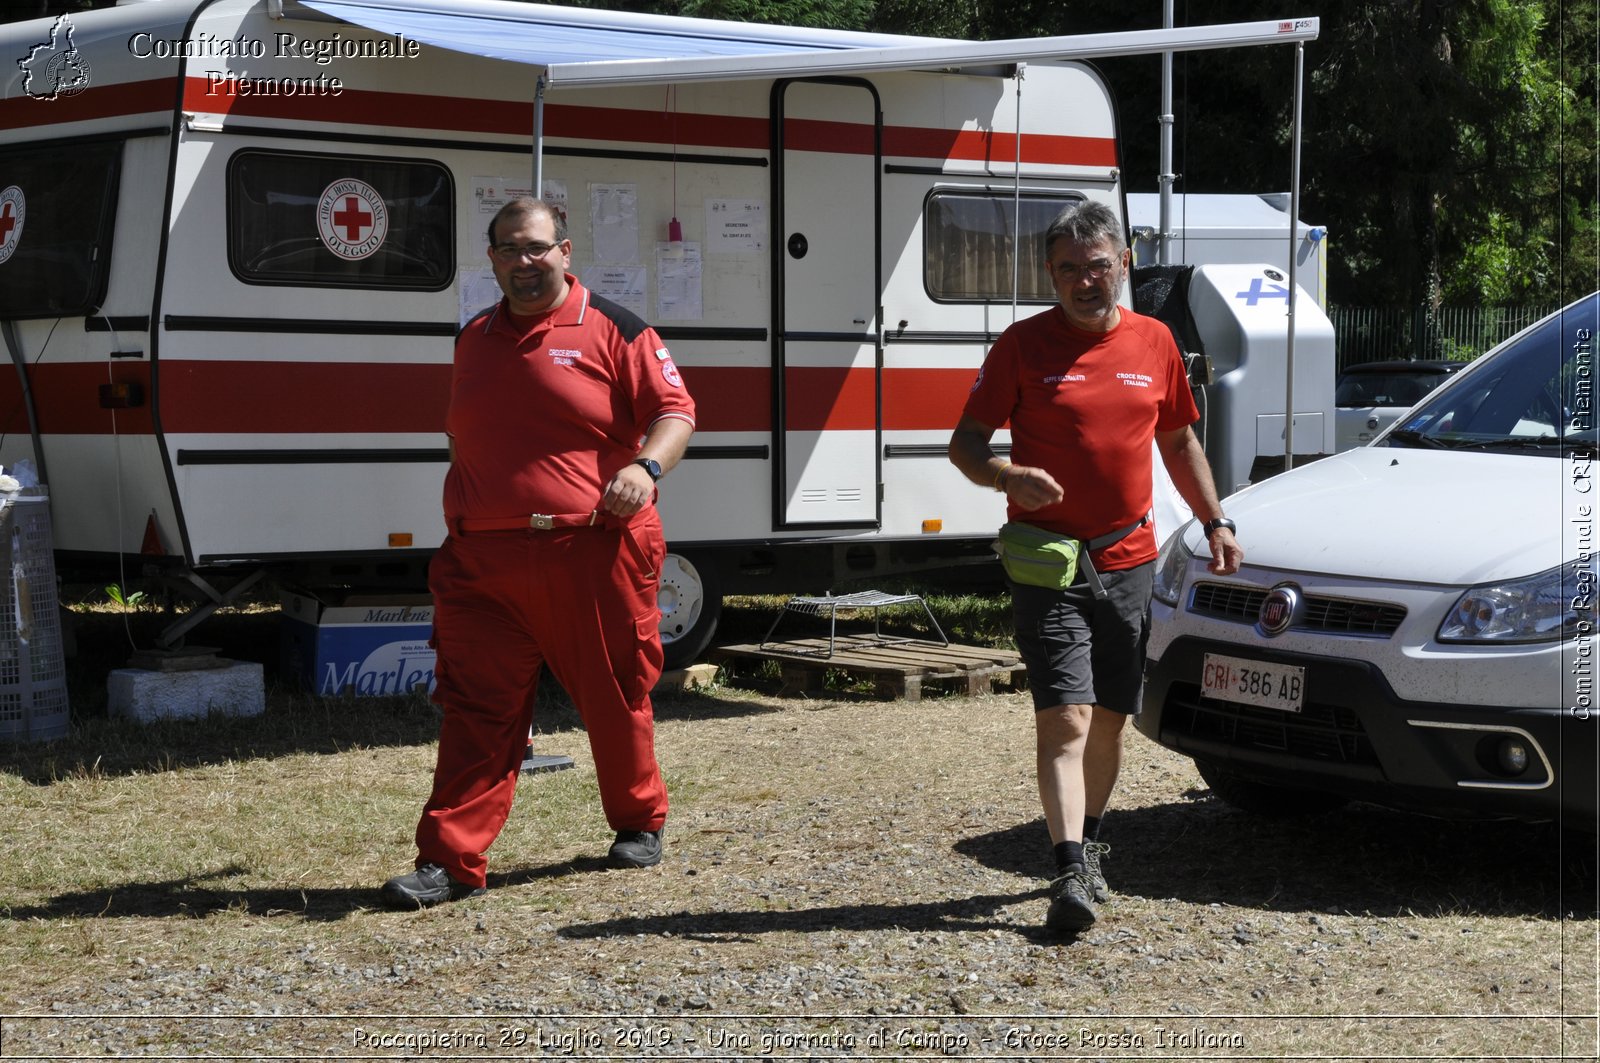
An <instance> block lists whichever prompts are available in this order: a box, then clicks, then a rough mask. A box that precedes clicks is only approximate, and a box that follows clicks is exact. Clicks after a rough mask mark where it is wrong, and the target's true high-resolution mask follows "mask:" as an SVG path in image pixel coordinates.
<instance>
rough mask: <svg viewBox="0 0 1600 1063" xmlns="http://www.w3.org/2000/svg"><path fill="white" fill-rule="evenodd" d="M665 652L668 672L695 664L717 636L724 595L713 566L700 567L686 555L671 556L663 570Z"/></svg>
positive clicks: (662, 601)
mask: <svg viewBox="0 0 1600 1063" xmlns="http://www.w3.org/2000/svg"><path fill="white" fill-rule="evenodd" d="M658 600H659V601H660V603H661V649H662V651H663V652H664V653H665V654H666V666H667V667H668V668H686V667H688V666H689V665H691V664H693V663H694V662H695V660H696V658H698V657H699V656H700V655H701V654H702V653H704V652H705V649H706V647H707V646H709V645H711V637H712V636H713V635H715V634H716V633H717V620H718V619H720V618H721V616H722V593H721V592H720V591H719V590H718V589H717V587H716V584H715V582H714V580H713V578H712V575H711V566H709V565H705V566H704V567H699V566H696V565H695V563H694V562H692V561H690V560H689V559H688V558H687V557H685V556H683V555H682V554H668V555H667V560H666V563H665V564H664V565H662V566H661V590H660V593H659V596H658Z"/></svg>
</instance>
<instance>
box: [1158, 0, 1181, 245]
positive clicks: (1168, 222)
mask: <svg viewBox="0 0 1600 1063" xmlns="http://www.w3.org/2000/svg"><path fill="white" fill-rule="evenodd" d="M1162 7H1163V10H1162V15H1161V25H1162V28H1163V29H1172V7H1173V0H1166V2H1165V3H1164V4H1163V5H1162ZM1172 121H1173V119H1172V53H1171V52H1162V53H1161V113H1160V114H1159V115H1158V116H1157V117H1156V122H1157V123H1158V124H1159V125H1160V126H1161V129H1160V140H1159V144H1160V161H1161V172H1160V173H1159V174H1157V175H1156V184H1157V185H1158V186H1159V188H1160V195H1159V196H1157V198H1156V202H1157V203H1158V204H1159V208H1160V209H1159V210H1158V212H1157V214H1156V262H1158V263H1160V264H1161V265H1163V266H1165V265H1168V264H1169V263H1171V262H1172V184H1173V182H1174V181H1176V180H1177V179H1178V175H1177V174H1175V173H1173V172H1172Z"/></svg>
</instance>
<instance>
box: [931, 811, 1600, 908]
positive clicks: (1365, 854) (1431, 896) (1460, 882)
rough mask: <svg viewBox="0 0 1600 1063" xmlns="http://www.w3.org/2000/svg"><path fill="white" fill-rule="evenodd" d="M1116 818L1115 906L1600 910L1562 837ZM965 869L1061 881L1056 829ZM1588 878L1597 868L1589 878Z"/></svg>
mask: <svg viewBox="0 0 1600 1063" xmlns="http://www.w3.org/2000/svg"><path fill="white" fill-rule="evenodd" d="M1185 797H1186V798H1187V800H1185V801H1184V802H1182V803H1171V804H1161V805H1153V806H1149V807H1146V808H1137V809H1130V810H1126V811H1115V812H1113V813H1112V815H1110V816H1108V817H1107V819H1106V826H1105V828H1104V830H1103V831H1102V832H1101V840H1102V841H1103V842H1106V843H1107V844H1108V845H1110V846H1111V850H1110V852H1109V853H1108V854H1107V855H1106V857H1105V869H1106V876H1107V878H1108V879H1109V880H1110V881H1111V883H1112V886H1113V888H1114V889H1115V890H1116V892H1118V893H1120V894H1123V895H1128V896H1140V897H1148V898H1152V899H1157V900H1160V899H1165V898H1172V899H1175V900H1179V901H1183V902H1185V903H1190V904H1211V903H1217V904H1225V905H1228V906H1230V907H1245V908H1256V909H1259V910H1261V911H1269V912H1271V911H1275V912H1308V913H1311V912H1316V913H1355V914H1368V915H1376V916H1386V915H1419V916H1430V915H1448V914H1465V913H1471V914H1475V915H1490V916H1513V917H1526V916H1532V917H1537V918H1560V917H1563V916H1577V917H1580V918H1587V917H1590V916H1592V915H1593V914H1595V913H1596V912H1597V910H1600V904H1597V900H1596V893H1595V883H1594V879H1593V872H1592V868H1593V856H1594V845H1595V840H1594V837H1593V836H1592V835H1589V836H1587V837H1585V836H1583V835H1572V834H1567V835H1564V834H1563V832H1562V831H1560V830H1559V829H1558V828H1556V827H1555V826H1553V825H1528V824H1519V823H1510V822H1492V823H1485V822H1469V821H1453V820H1440V819H1434V818H1430V817H1426V816H1420V815H1413V814H1409V813H1404V812H1395V811H1391V810H1389V809H1384V808H1378V807H1376V806H1371V805H1350V806H1347V807H1346V808H1343V809H1341V810H1338V811H1335V812H1330V813H1327V814H1324V815H1321V816H1316V817H1309V818H1304V819H1290V820H1273V819H1266V818H1263V817H1260V816H1257V815H1252V814H1250V813H1246V812H1241V811H1238V810H1235V809H1232V808H1230V807H1228V806H1227V805H1225V804H1223V803H1222V802H1221V801H1219V800H1217V799H1216V798H1214V797H1212V796H1211V793H1210V791H1209V790H1205V789H1195V790H1191V791H1189V792H1188V793H1187V794H1186V795H1185ZM955 851H956V852H957V853H959V854H961V855H962V856H966V857H968V858H970V859H972V860H975V861H977V862H978V863H980V864H983V865H984V866H986V867H991V868H994V869H996V870H1001V871H1008V872H1012V873H1014V874H1019V875H1036V876H1040V877H1043V876H1045V875H1047V874H1048V873H1049V871H1050V866H1049V852H1050V843H1049V836H1048V834H1047V832H1046V830H1045V826H1044V821H1043V820H1035V821H1033V822H1031V823H1023V824H1019V825H1018V826H1015V827H1011V828H1008V829H1006V830H1003V831H996V832H993V833H990V834H983V835H978V836H975V837H971V838H963V839H962V840H960V841H959V842H957V843H956V844H955ZM1585 864H1586V866H1585Z"/></svg>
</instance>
